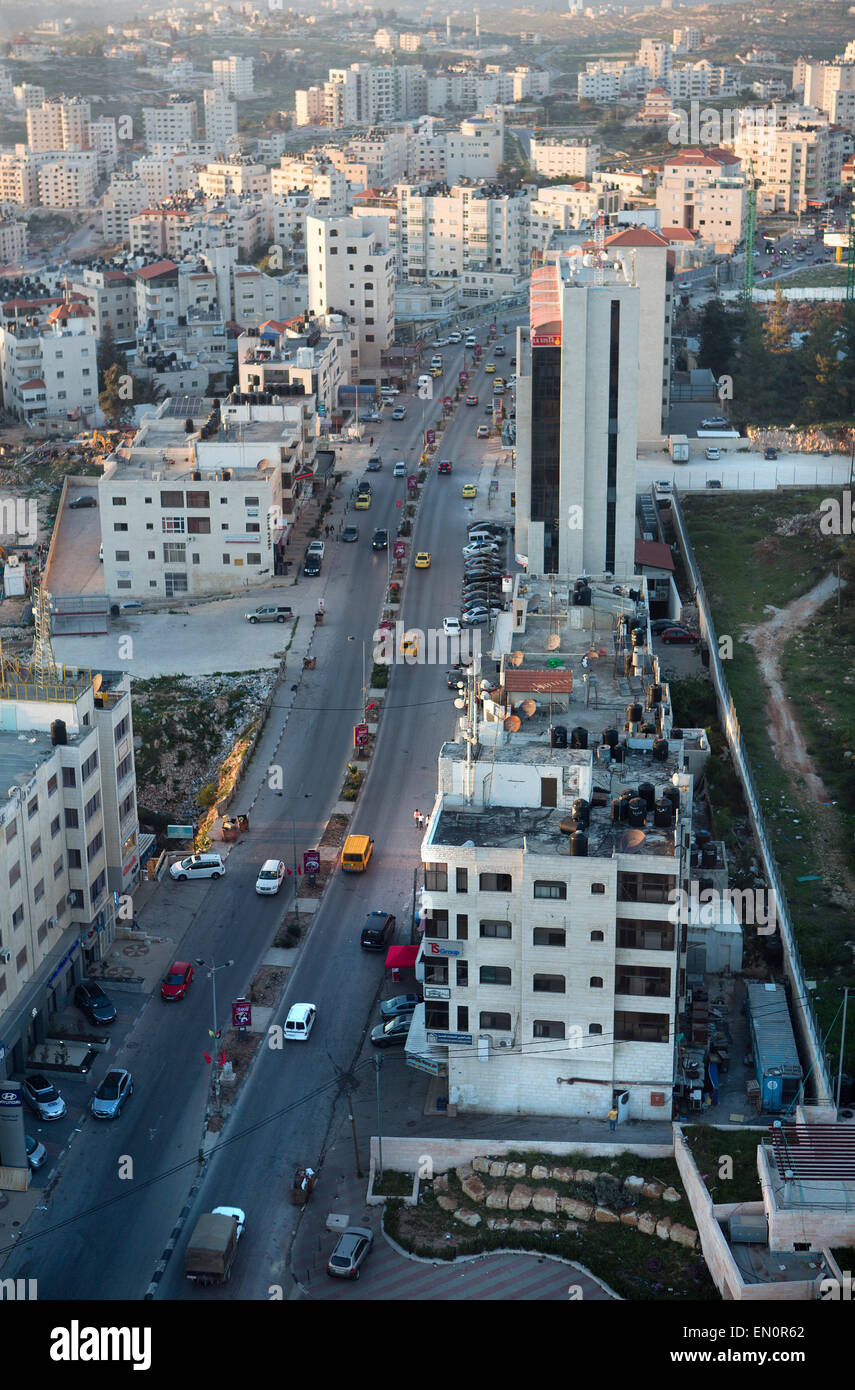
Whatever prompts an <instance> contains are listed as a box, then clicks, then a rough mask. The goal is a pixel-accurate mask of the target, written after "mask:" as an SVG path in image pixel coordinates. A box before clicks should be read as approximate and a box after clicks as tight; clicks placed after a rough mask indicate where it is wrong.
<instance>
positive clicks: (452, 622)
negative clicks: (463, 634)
mask: <svg viewBox="0 0 855 1390" xmlns="http://www.w3.org/2000/svg"><path fill="white" fill-rule="evenodd" d="M442 630H443V632H444V633H445V635H446V637H459V636H460V619H459V618H443V620H442Z"/></svg>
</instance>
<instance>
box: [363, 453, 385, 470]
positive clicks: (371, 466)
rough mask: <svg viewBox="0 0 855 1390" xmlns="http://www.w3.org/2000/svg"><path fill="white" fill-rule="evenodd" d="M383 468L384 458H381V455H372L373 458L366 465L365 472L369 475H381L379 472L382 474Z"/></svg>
mask: <svg viewBox="0 0 855 1390" xmlns="http://www.w3.org/2000/svg"><path fill="white" fill-rule="evenodd" d="M382 467H383V460H382V458H381V457H380V455H379V454H372V455H371V458H370V459H369V460H368V462H367V464H366V465H365V471H366V472H367V473H379V472H380V469H381V468H382Z"/></svg>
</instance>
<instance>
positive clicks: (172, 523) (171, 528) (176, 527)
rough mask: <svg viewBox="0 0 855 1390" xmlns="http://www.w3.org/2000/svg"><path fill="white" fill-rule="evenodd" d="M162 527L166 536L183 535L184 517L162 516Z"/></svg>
mask: <svg viewBox="0 0 855 1390" xmlns="http://www.w3.org/2000/svg"><path fill="white" fill-rule="evenodd" d="M160 529H161V531H162V532H163V534H164V535H165V536H183V535H184V517H183V516H162V517H161V518H160ZM125 530H127V527H125Z"/></svg>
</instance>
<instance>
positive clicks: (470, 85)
mask: <svg viewBox="0 0 855 1390" xmlns="http://www.w3.org/2000/svg"><path fill="white" fill-rule="evenodd" d="M548 91H549V74H548V73H546V72H541V71H539V70H538V69H535V68H530V67H526V66H520V67H517V68H515V69H514V70H513V71H512V72H506V71H504V70H502V69H501V68H498V67H490V66H488V67H487V68H486V69H484V70H481V69H477V68H474V67H473V66H471V65H460V66H459V67H458V68H454V69H452V70H451V71H448V72H438V73H428V72H427V71H426V70H425V68H423V67H422V66H421V65H420V64H417V63H406V64H403V63H402V64H400V65H394V66H393V65H388V66H382V67H378V66H374V65H372V64H370V63H352V64H351V65H350V67H349V68H330V71H329V76H328V80H327V81H326V82H325V83H324V85H323V87H312V88H305V89H301V90H299V91H298V92H297V94H296V124H297V125H298V126H299V125H311V124H324V125H328V126H332V127H341V126H352V125H366V124H367V125H383V124H385V123H387V122H390V121H394V120H410V119H412V118H413V117H418V116H424V115H426V114H427V113H428V112H432V113H434V114H439V113H441V112H444V111H447V110H460V111H464V112H466V111H481V110H483V108H484V106H485V105H487V104H489V103H491V102H498V103H507V104H510V103H513V102H520V101H527V100H530V99H536V98H538V97H542V96H545V95H546V94H547V93H548Z"/></svg>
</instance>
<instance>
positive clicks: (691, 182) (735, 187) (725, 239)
mask: <svg viewBox="0 0 855 1390" xmlns="http://www.w3.org/2000/svg"><path fill="white" fill-rule="evenodd" d="M743 167H744V165H743V162H742V161H741V157H740V155H739V153H738V152H737V153H736V154H734V153H733V152H731V151H730V150H726V149H719V148H717V147H701V146H693V147H690V148H688V149H685V150H682V151H681V152H680V153H679V154H675V155H670V156H668V157H667V158H666V159H665V161H664V164H663V168H662V180H661V183H660V184H659V187H658V188H657V190H656V207H657V208H658V210H659V221H660V226H662V227H685V228H687V230H688V231H691V232H697V233H698V234H699V235H700V237H701V239H702V240H703V241H706V242H710V243H712V244H713V245H714V246H715V247H716V249H717V250H719V251H721V252H722V253H725V254H726V253H728V252H729V251H732V250H733V249H734V248H735V247H736V246H738V244H739V242H740V241H741V240H742V236H743V226H744V221H745V207H746V197H747V184H746V179H745V176H744V174H743V172H742V171H743ZM756 172H757V170H756V167H755V173H756Z"/></svg>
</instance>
